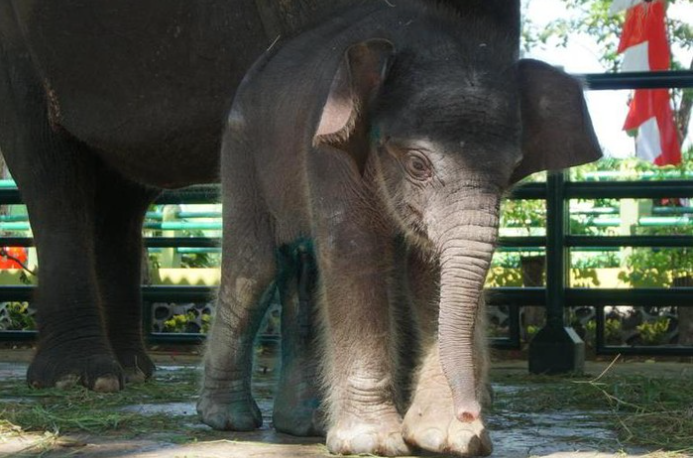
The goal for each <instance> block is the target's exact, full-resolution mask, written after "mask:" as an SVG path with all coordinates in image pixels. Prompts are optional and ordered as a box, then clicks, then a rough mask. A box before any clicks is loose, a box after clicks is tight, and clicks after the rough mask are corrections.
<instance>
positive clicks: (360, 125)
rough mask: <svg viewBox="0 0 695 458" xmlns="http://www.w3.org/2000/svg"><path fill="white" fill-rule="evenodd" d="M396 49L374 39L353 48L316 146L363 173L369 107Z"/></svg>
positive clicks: (337, 76)
mask: <svg viewBox="0 0 695 458" xmlns="http://www.w3.org/2000/svg"><path fill="white" fill-rule="evenodd" d="M392 54H393V45H392V44H391V43H390V42H389V41H387V40H384V39H372V40H368V41H364V42H362V43H358V44H355V45H352V46H350V48H348V50H347V51H345V55H344V56H343V58H342V59H341V61H340V64H339V65H338V69H337V70H336V72H335V75H334V76H333V81H332V83H331V88H330V90H329V92H328V97H327V98H326V102H325V104H324V105H323V109H322V110H321V117H320V121H319V123H318V128H317V130H316V134H315V136H314V143H316V144H328V145H331V146H332V147H334V148H337V149H340V150H343V151H345V152H346V153H348V154H350V155H351V156H352V157H353V158H354V160H355V162H356V163H357V164H356V165H357V167H358V168H359V170H360V172H361V171H362V170H363V168H364V161H365V160H366V152H367V151H368V145H369V144H368V141H369V139H368V134H369V126H368V119H367V118H368V107H369V103H370V101H371V100H372V98H373V97H374V96H375V94H376V93H377V92H378V91H379V89H380V88H381V85H382V83H383V82H384V79H385V77H386V69H387V67H388V62H389V58H390V56H391V55H392Z"/></svg>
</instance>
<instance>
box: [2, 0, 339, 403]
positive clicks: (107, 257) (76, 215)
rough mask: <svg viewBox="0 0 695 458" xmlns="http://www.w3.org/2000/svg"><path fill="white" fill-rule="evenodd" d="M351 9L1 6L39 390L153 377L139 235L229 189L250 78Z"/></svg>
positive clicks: (68, 2) (6, 124)
mask: <svg viewBox="0 0 695 458" xmlns="http://www.w3.org/2000/svg"><path fill="white" fill-rule="evenodd" d="M349 2H350V0H332V1H331V2H321V1H318V0H293V1H289V2H277V3H271V2H265V1H261V0H258V1H257V2H254V0H206V1H202V0H201V1H190V0H144V1H143V0H119V1H115V2H96V3H95V2H91V1H81V0H17V1H12V0H0V149H1V150H2V152H3V154H4V156H5V158H6V161H7V163H8V166H9V167H10V170H11V172H12V174H13V176H14V178H15V180H16V181H17V183H18V186H19V188H20V190H21V194H22V197H23V199H24V201H25V202H26V204H27V208H28V212H29V217H30V220H31V224H32V228H33V231H34V236H35V243H36V247H37V250H38V256H39V263H40V279H39V280H40V281H39V287H38V294H37V297H36V302H35V304H36V307H37V317H38V320H37V321H38V328H39V342H38V348H37V352H36V355H35V356H34V360H33V362H32V363H31V366H30V367H29V371H28V381H29V383H30V384H31V385H33V386H36V387H50V386H65V385H71V384H74V383H81V384H82V385H85V386H87V387H88V388H90V389H94V390H97V391H116V390H119V389H121V388H122V387H123V385H124V382H125V381H126V380H142V379H144V378H147V377H149V376H150V375H151V374H152V372H153V370H154V366H153V364H152V362H151V360H150V359H149V358H148V356H147V354H146V352H145V349H144V345H143V341H142V337H141V325H140V322H141V320H140V316H141V305H142V304H141V298H140V260H141V247H142V240H141V226H142V221H143V217H144V213H145V210H146V208H147V206H148V205H149V204H150V202H152V200H153V198H154V197H156V196H157V194H158V193H159V192H160V190H161V189H162V188H177V187H181V186H187V185H191V184H194V183H207V182H213V181H217V179H218V178H217V177H218V174H219V172H218V162H219V160H218V156H219V147H220V135H221V134H220V131H221V127H222V121H223V119H224V115H225V112H226V110H227V109H228V107H229V105H230V103H231V100H232V98H233V96H234V91H235V88H236V87H237V85H238V84H239V82H240V81H241V79H242V77H243V75H244V72H245V70H246V69H247V67H249V66H250V64H251V63H252V62H253V61H254V60H255V59H256V57H258V56H259V55H260V54H262V52H263V51H264V50H265V49H267V47H268V46H269V45H270V44H271V43H272V42H273V40H275V39H276V38H277V37H278V36H279V35H291V34H292V33H294V32H295V31H297V30H299V29H301V28H302V27H304V26H305V25H306V24H307V23H310V22H316V21H318V20H319V19H320V18H321V17H323V16H324V15H326V14H327V13H328V12H329V11H331V10H332V9H335V8H336V7H337V6H339V5H341V4H343V3H349Z"/></svg>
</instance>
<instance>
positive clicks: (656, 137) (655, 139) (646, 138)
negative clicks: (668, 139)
mask: <svg viewBox="0 0 695 458" xmlns="http://www.w3.org/2000/svg"><path fill="white" fill-rule="evenodd" d="M635 150H636V151H635V155H636V156H637V157H638V158H640V159H644V160H645V161H649V162H654V160H655V159H656V158H657V157H659V156H661V134H660V133H659V124H658V123H657V122H656V118H655V117H654V118H649V119H648V120H647V121H645V122H643V123H642V124H640V126H639V129H638V130H637V145H636V148H635Z"/></svg>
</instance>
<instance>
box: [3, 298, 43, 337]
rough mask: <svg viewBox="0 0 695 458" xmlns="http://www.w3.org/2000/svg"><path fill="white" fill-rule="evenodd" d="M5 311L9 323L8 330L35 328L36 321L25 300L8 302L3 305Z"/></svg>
mask: <svg viewBox="0 0 695 458" xmlns="http://www.w3.org/2000/svg"><path fill="white" fill-rule="evenodd" d="M5 312H6V313H7V318H8V321H9V324H8V325H7V330H8V331H27V330H33V329H36V321H35V320H34V317H33V316H32V315H31V312H30V310H29V303H27V302H8V303H7V304H6V305H5Z"/></svg>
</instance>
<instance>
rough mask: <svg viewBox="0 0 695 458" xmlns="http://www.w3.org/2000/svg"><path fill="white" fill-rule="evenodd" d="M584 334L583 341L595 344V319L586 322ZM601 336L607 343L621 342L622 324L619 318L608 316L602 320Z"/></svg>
mask: <svg viewBox="0 0 695 458" xmlns="http://www.w3.org/2000/svg"><path fill="white" fill-rule="evenodd" d="M585 329H586V336H585V339H584V341H585V342H587V343H591V344H592V345H595V343H596V320H593V319H592V320H591V321H589V322H587V323H586V326H585ZM603 336H604V339H605V342H606V343H607V344H613V345H616V344H621V343H622V340H623V332H622V324H621V323H620V320H616V319H615V318H609V319H607V320H606V321H604V326H603Z"/></svg>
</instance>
